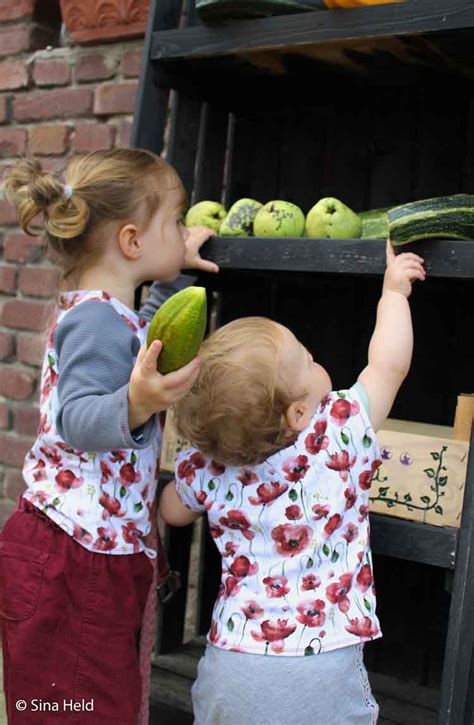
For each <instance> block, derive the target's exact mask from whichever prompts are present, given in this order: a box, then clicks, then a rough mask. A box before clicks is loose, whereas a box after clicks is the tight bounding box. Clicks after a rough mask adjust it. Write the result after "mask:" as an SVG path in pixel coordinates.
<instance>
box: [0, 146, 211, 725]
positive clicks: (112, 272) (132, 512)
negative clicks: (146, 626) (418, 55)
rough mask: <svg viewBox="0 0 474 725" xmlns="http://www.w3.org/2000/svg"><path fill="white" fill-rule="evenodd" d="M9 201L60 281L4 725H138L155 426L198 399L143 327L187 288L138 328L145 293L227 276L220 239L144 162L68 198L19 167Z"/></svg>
mask: <svg viewBox="0 0 474 725" xmlns="http://www.w3.org/2000/svg"><path fill="white" fill-rule="evenodd" d="M5 188H6V193H7V196H8V197H9V198H10V200H11V201H12V202H13V203H14V204H15V205H16V206H17V209H18V215H19V220H20V224H21V226H22V227H23V229H24V230H25V231H26V232H30V225H31V223H32V221H33V220H34V219H35V218H37V216H38V215H39V214H40V215H43V217H44V223H45V231H46V235H47V237H48V240H49V242H50V245H51V247H52V249H53V250H54V252H55V253H56V257H57V260H58V262H59V263H60V264H61V266H62V269H63V285H62V289H63V291H62V293H61V294H60V295H59V298H58V306H57V309H56V314H55V320H54V323H53V325H52V327H51V330H50V333H49V337H48V341H47V345H46V352H45V357H44V364H43V369H42V376H41V399H40V425H39V430H38V435H37V439H36V442H35V444H34V445H33V447H32V449H31V450H30V451H29V453H28V454H27V456H26V459H25V464H24V469H23V475H24V479H25V482H26V487H27V488H26V491H25V493H24V494H23V496H22V497H20V499H19V506H18V510H17V511H15V512H14V513H13V514H12V516H11V517H10V518H9V520H8V521H7V522H6V524H5V526H4V528H3V531H2V533H1V537H0V616H1V623H2V645H3V655H4V689H5V698H6V705H7V713H8V722H9V723H20V722H21V723H22V724H23V723H30V722H31V723H38V722H41V723H49V722H51V721H54V722H61V723H69V722H71V723H72V722H74V723H79V722H81V723H82V722H87V723H100V724H101V725H106V724H107V723H108V724H109V725H117V723H120V725H135V724H136V723H137V720H138V716H139V710H140V706H141V704H142V703H141V692H142V689H143V690H144V691H145V692H146V690H147V682H146V681H144V682H143V685H144V687H143V688H142V684H141V680H140V662H139V657H140V658H141V664H142V672H143V671H145V672H146V663H147V654H148V655H149V652H148V653H146V652H145V654H144V653H143V652H139V640H140V633H141V627H142V620H143V615H144V611H145V607H146V606H147V612H148V621H149V620H150V617H152V616H153V612H152V611H150V606H152V603H153V595H154V591H155V589H156V586H151V584H152V581H155V582H156V565H155V562H156V556H157V551H156V546H157V544H156V516H155V515H154V499H155V492H156V474H157V456H158V454H159V449H160V430H159V426H158V423H157V415H156V414H157V413H158V412H159V411H162V410H165V409H166V408H167V407H168V406H169V405H171V404H172V403H175V402H176V401H178V400H179V399H180V397H181V396H182V395H183V394H184V393H186V392H187V391H188V390H189V388H190V386H191V385H192V384H193V382H194V380H195V379H196V376H197V373H198V369H199V360H198V358H196V359H195V360H193V361H192V362H190V363H189V365H186V366H185V367H183V368H182V369H180V370H178V371H176V372H174V373H171V374H169V375H165V376H163V375H160V374H159V373H158V372H157V370H156V366H157V358H158V356H159V354H160V343H159V342H154V343H153V344H152V345H151V346H150V348H149V349H148V351H147V349H146V344H145V340H146V333H147V320H149V319H150V318H151V316H152V315H153V313H154V311H155V310H156V308H157V307H158V306H159V304H160V302H161V301H163V299H164V298H165V297H166V296H167V295H168V294H170V293H171V292H173V291H175V290H177V289H178V288H180V287H183V286H185V285H186V284H188V280H187V279H186V278H184V277H181V278H179V279H178V280H177V282H176V283H175V284H174V285H173V284H170V285H168V286H166V285H163V287H162V288H160V287H159V286H157V285H153V286H152V288H151V294H150V297H149V299H148V300H147V302H146V303H145V305H144V307H143V309H142V312H141V314H137V313H136V312H135V311H134V293H135V289H136V287H137V286H138V285H140V284H141V283H142V282H144V281H145V280H164V281H171V280H174V279H175V278H176V277H177V275H178V274H179V271H180V269H181V268H182V267H183V266H184V267H190V268H191V267H194V268H196V269H203V270H207V271H217V267H216V265H215V264H213V263H211V262H205V261H204V260H202V259H201V258H200V255H199V248H200V247H201V245H202V244H203V242H205V241H206V239H207V238H208V237H209V234H210V232H209V230H207V229H204V228H202V227H199V228H196V229H194V230H192V231H191V233H189V232H188V230H186V229H185V228H184V226H183V224H182V221H181V220H182V213H183V209H184V205H185V203H186V199H185V192H184V189H183V186H182V184H181V181H180V179H179V178H178V176H177V174H176V172H175V171H174V170H173V169H172V168H171V167H170V166H169V165H168V164H167V163H166V162H165V161H164V160H163V159H161V158H159V157H157V156H156V155H154V154H152V153H150V152H148V151H144V150H139V149H135V150H129V149H118V150H114V151H107V152H95V153H91V154H87V155H85V156H82V157H77V158H74V159H73V160H71V161H70V162H69V164H68V166H67V168H66V171H65V183H63V182H62V181H61V180H59V179H58V178H57V177H56V176H55V175H53V174H51V173H48V172H46V171H43V170H42V169H41V167H40V165H39V163H37V162H34V161H27V160H25V161H21V162H20V163H19V164H18V165H17V166H16V167H15V168H14V169H13V170H11V172H10V173H9V175H8V177H7V179H6V184H5ZM150 603H151V604H150ZM143 665H144V667H143ZM17 702H20V705H17V704H16V703H17ZM39 712H41V713H43V714H41V715H39V714H38V713H39ZM49 712H52V713H54V714H51V715H49V714H46V713H49ZM58 712H60V713H61V715H58V714H57V713H58ZM146 718H147V707H146V703H143V704H142V721H146Z"/></svg>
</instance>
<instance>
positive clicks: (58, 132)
mask: <svg viewBox="0 0 474 725" xmlns="http://www.w3.org/2000/svg"><path fill="white" fill-rule="evenodd" d="M70 130H71V129H70V128H69V127H68V126H64V125H63V124H57V125H55V126H36V127H35V128H32V129H31V131H30V141H29V151H30V153H32V154H37V155H38V156H48V155H49V154H63V153H65V152H66V151H67V150H68V148H69V132H70Z"/></svg>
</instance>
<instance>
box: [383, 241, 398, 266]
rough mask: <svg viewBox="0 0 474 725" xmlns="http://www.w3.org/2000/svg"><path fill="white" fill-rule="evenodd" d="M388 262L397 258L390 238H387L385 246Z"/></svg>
mask: <svg viewBox="0 0 474 725" xmlns="http://www.w3.org/2000/svg"><path fill="white" fill-rule="evenodd" d="M385 252H386V258H387V264H388V263H389V262H392V261H393V260H394V259H395V258H396V254H395V250H394V248H393V247H392V245H391V242H390V239H387V245H386V247H385Z"/></svg>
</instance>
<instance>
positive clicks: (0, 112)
mask: <svg viewBox="0 0 474 725" xmlns="http://www.w3.org/2000/svg"><path fill="white" fill-rule="evenodd" d="M7 110H8V109H7V97H6V96H0V123H5V121H6V120H7Z"/></svg>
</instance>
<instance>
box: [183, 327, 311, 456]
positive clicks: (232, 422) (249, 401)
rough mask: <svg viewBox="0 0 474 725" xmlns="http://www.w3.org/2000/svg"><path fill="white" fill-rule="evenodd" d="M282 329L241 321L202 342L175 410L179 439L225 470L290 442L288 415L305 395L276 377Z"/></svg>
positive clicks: (269, 452)
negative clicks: (192, 378)
mask: <svg viewBox="0 0 474 725" xmlns="http://www.w3.org/2000/svg"><path fill="white" fill-rule="evenodd" d="M281 342H282V330H281V326H280V325H278V323H276V322H273V321H272V320H269V319H267V318H265V317H244V318H241V319H239V320H234V321H233V322H230V323H228V324H227V325H224V326H223V327H221V328H219V329H218V330H216V332H214V333H213V334H212V335H210V337H209V338H208V339H207V340H205V341H204V343H203V345H202V347H201V349H200V351H199V357H200V358H201V365H200V372H199V375H198V378H197V380H196V382H195V383H194V385H193V387H192V388H191V390H190V392H189V393H187V394H186V395H185V396H184V397H183V398H182V399H181V400H180V401H179V403H177V404H176V406H175V407H174V412H175V414H176V426H177V430H178V432H179V434H180V435H181V436H183V437H184V438H186V439H187V440H188V441H190V442H191V443H192V445H193V446H195V447H196V448H198V449H199V450H200V451H202V453H204V454H206V455H209V456H211V457H212V458H213V459H214V460H216V461H219V462H220V463H223V464H227V465H236V466H242V465H256V464H258V463H261V462H262V461H264V460H265V459H266V458H267V457H268V456H269V455H271V454H272V453H275V452H276V451H278V450H280V449H282V448H285V447H286V446H288V445H290V444H291V443H293V442H294V441H295V439H296V437H297V433H296V432H294V431H290V430H289V429H288V425H287V420H286V415H285V414H286V411H287V410H288V407H289V406H290V405H291V403H293V402H295V401H297V400H301V399H302V398H303V397H304V395H305V394H306V391H305V390H291V389H290V388H289V386H288V385H287V384H285V382H284V381H283V380H282V377H281V374H280V357H281V354H280V348H281Z"/></svg>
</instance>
